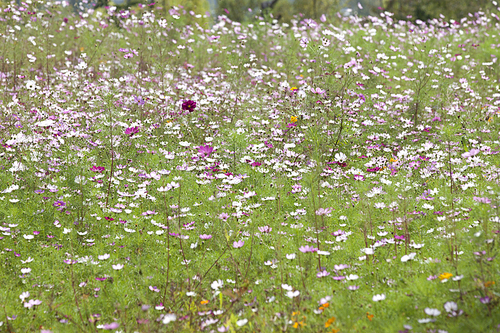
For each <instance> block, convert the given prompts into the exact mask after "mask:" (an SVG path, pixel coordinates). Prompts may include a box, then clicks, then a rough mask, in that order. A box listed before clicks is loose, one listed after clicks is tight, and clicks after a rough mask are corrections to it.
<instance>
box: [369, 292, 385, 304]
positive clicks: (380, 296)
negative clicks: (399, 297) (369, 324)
mask: <svg viewBox="0 0 500 333" xmlns="http://www.w3.org/2000/svg"><path fill="white" fill-rule="evenodd" d="M384 299H385V295H384V294H380V295H373V298H372V300H373V301H374V302H379V301H383V300H384Z"/></svg>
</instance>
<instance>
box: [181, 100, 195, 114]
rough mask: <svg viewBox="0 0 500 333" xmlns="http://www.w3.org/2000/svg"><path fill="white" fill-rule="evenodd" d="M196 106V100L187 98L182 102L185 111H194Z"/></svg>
mask: <svg viewBox="0 0 500 333" xmlns="http://www.w3.org/2000/svg"><path fill="white" fill-rule="evenodd" d="M195 108H196V102H195V101H192V100H187V101H184V102H183V103H182V109H183V110H184V111H189V112H193V111H194V109H195Z"/></svg>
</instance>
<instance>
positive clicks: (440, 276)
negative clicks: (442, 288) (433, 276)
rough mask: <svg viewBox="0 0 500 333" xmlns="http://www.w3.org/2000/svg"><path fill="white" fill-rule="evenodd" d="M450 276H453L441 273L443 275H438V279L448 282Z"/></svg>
mask: <svg viewBox="0 0 500 333" xmlns="http://www.w3.org/2000/svg"><path fill="white" fill-rule="evenodd" d="M452 276H453V274H451V273H443V274H441V275H439V279H440V280H444V279H446V280H448V279H449V278H451V277H452Z"/></svg>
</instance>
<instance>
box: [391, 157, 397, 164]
mask: <svg viewBox="0 0 500 333" xmlns="http://www.w3.org/2000/svg"><path fill="white" fill-rule="evenodd" d="M397 161H398V160H396V159H394V158H391V160H390V162H391V163H394V162H397Z"/></svg>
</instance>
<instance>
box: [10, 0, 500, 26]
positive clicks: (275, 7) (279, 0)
mask: <svg viewBox="0 0 500 333" xmlns="http://www.w3.org/2000/svg"><path fill="white" fill-rule="evenodd" d="M0 1H2V0H0ZM17 1H21V0H17ZM69 1H70V2H71V3H72V4H73V5H75V4H77V3H79V2H80V1H81V0H69ZM146 1H150V2H154V0H146ZM93 2H94V3H96V5H97V7H104V6H109V5H115V6H117V7H119V8H120V9H122V8H123V9H125V8H127V7H130V6H136V5H137V4H138V3H143V2H144V0H94V1H93ZM156 5H160V6H162V7H163V8H165V10H166V11H168V10H170V9H172V8H177V9H176V10H178V11H179V14H183V13H195V14H198V15H206V14H208V15H207V16H206V17H205V19H206V20H204V19H202V20H196V21H200V22H198V23H205V24H207V23H208V16H212V19H216V18H217V16H219V15H225V16H227V17H228V18H229V19H231V20H233V21H237V22H250V21H253V20H255V17H256V16H260V17H264V18H266V19H271V18H274V19H278V20H279V21H280V22H290V21H291V20H292V19H293V18H294V17H295V16H299V17H300V18H312V19H319V18H320V17H321V16H322V15H323V14H324V15H326V16H327V17H328V18H329V19H332V18H333V17H335V15H336V14H337V13H339V12H340V13H341V14H342V15H344V16H347V15H359V16H367V15H377V14H379V13H381V12H384V11H389V12H391V13H394V16H393V19H395V20H408V19H409V20H413V21H416V20H422V21H426V20H428V19H432V18H437V17H440V16H442V15H444V17H445V18H446V19H447V20H449V19H453V20H460V19H461V18H463V17H465V16H468V15H469V14H474V13H476V12H478V11H481V10H483V11H484V10H487V9H489V8H493V7H497V6H496V5H494V1H493V0H474V1H471V0H160V1H158V2H157V3H156Z"/></svg>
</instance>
